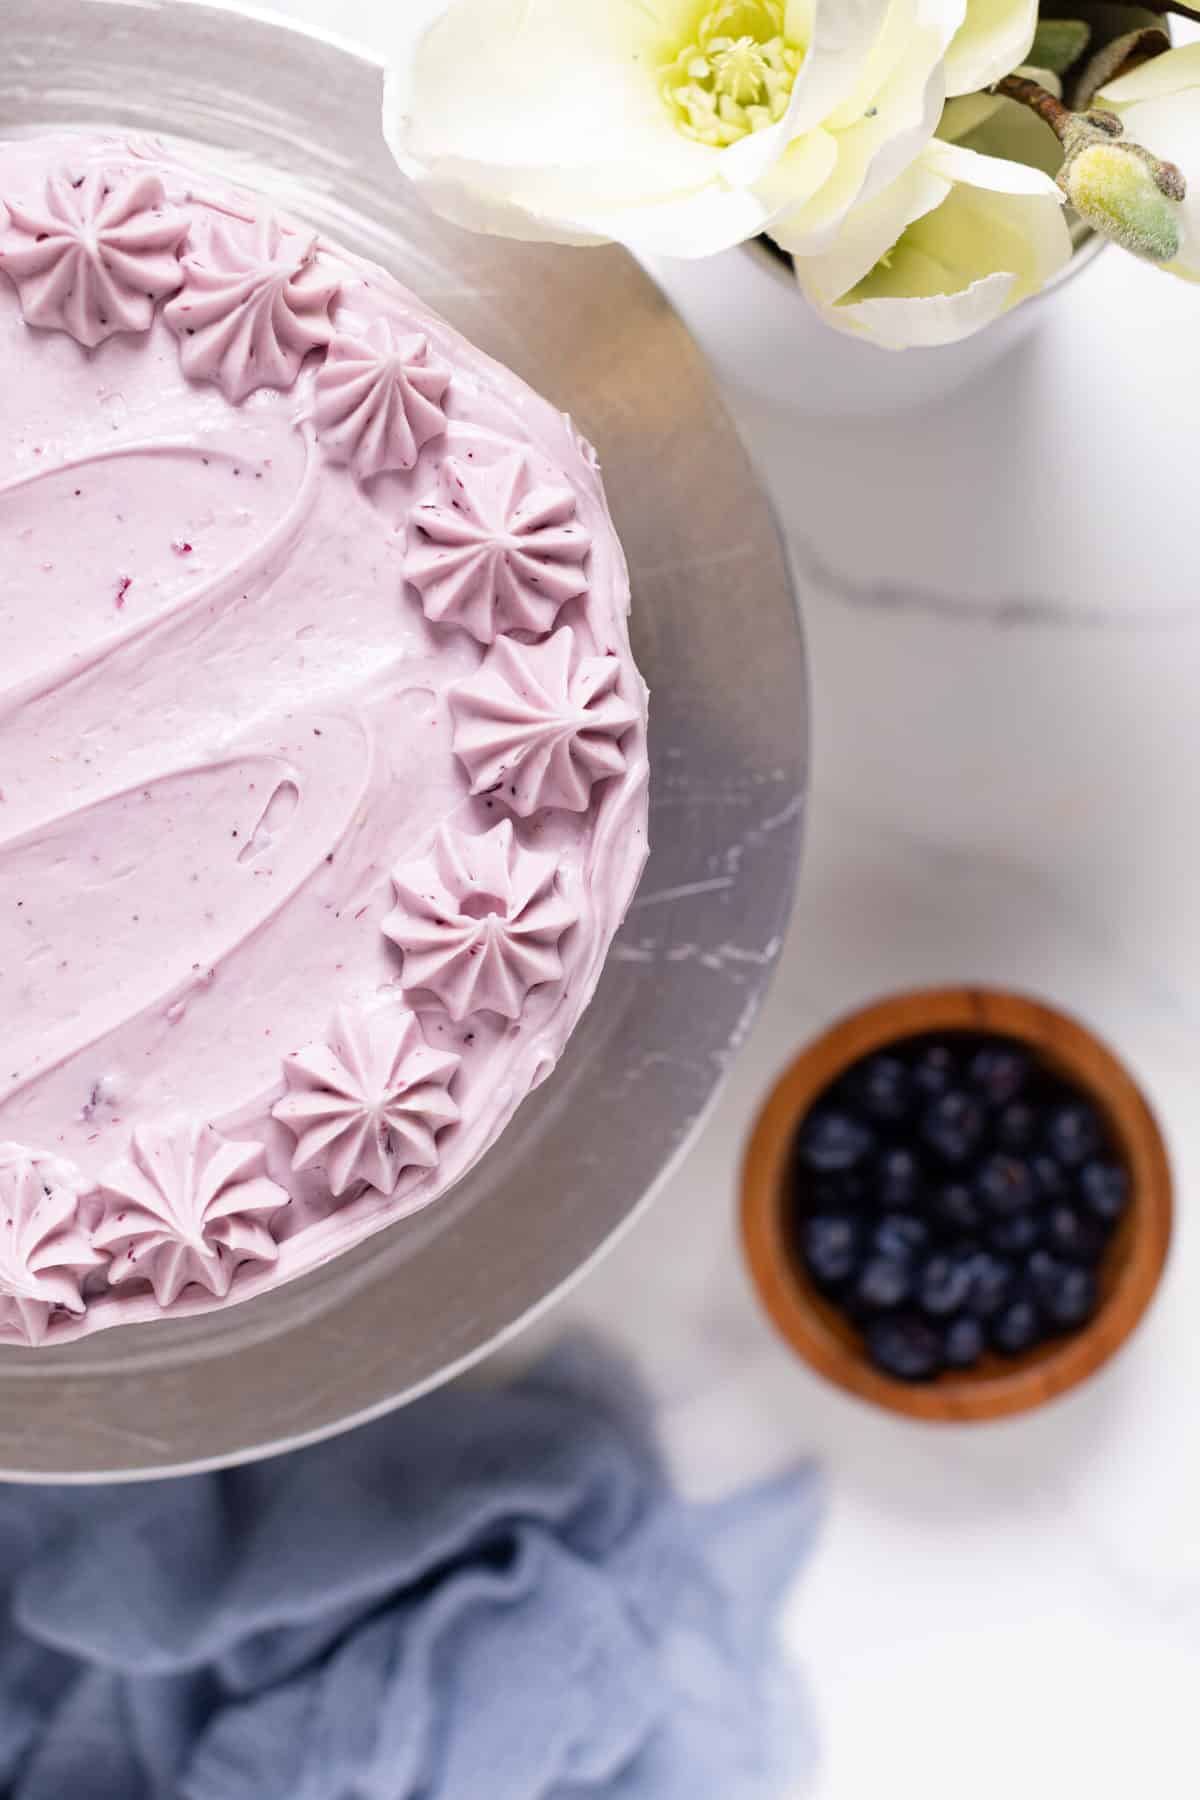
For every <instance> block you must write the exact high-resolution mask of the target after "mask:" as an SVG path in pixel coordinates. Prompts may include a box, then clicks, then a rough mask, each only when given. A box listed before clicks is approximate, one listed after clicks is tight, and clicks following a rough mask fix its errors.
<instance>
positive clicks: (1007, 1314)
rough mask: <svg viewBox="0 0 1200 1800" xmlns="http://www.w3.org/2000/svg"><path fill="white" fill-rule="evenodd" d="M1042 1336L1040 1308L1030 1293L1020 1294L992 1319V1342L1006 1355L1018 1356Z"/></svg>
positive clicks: (1030, 1347)
mask: <svg viewBox="0 0 1200 1800" xmlns="http://www.w3.org/2000/svg"><path fill="white" fill-rule="evenodd" d="M1041 1336H1042V1322H1041V1319H1040V1318H1039V1316H1038V1309H1037V1307H1036V1306H1035V1305H1034V1303H1033V1301H1032V1300H1031V1299H1030V1297H1029V1296H1028V1294H1018V1295H1017V1297H1016V1299H1015V1300H1010V1301H1009V1302H1008V1305H1007V1306H1005V1307H1003V1308H1002V1309H1001V1311H1000V1312H998V1313H997V1314H996V1316H995V1318H994V1319H993V1320H992V1324H991V1340H992V1343H993V1344H994V1345H995V1347H996V1349H997V1350H1000V1351H1002V1352H1003V1354H1004V1355H1005V1356H1017V1355H1019V1354H1020V1352H1021V1351H1022V1350H1031V1349H1032V1348H1033V1346H1034V1345H1035V1344H1036V1343H1039V1342H1040V1340H1041Z"/></svg>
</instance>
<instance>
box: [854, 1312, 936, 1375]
mask: <svg viewBox="0 0 1200 1800" xmlns="http://www.w3.org/2000/svg"><path fill="white" fill-rule="evenodd" d="M867 1350H868V1352H869V1354H870V1357H871V1361H872V1362H873V1363H874V1364H875V1366H876V1368H879V1369H882V1370H883V1372H884V1374H885V1375H892V1376H894V1377H895V1378H896V1379H897V1380H898V1381H928V1380H929V1379H930V1378H931V1377H932V1376H934V1375H936V1374H937V1373H938V1371H939V1369H940V1368H941V1366H942V1340H941V1335H940V1333H938V1332H937V1331H935V1330H934V1329H933V1327H932V1325H927V1324H926V1323H925V1321H924V1319H918V1318H916V1317H915V1316H914V1315H912V1314H911V1313H895V1314H891V1315H889V1316H888V1317H887V1318H883V1319H876V1320H874V1321H873V1323H872V1324H871V1325H870V1326H868V1328H867Z"/></svg>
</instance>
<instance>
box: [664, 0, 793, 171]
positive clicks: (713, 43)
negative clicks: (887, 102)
mask: <svg viewBox="0 0 1200 1800" xmlns="http://www.w3.org/2000/svg"><path fill="white" fill-rule="evenodd" d="M784 4H785V0H721V4H720V5H718V6H711V7H707V8H706V10H705V11H704V12H703V13H702V14H701V17H700V21H699V24H698V25H697V27H696V35H695V38H694V39H693V41H692V42H691V43H690V44H688V45H687V47H686V49H683V50H681V51H680V52H679V55H678V56H677V57H676V58H675V60H674V61H673V62H671V63H669V64H668V65H667V67H666V68H665V69H664V70H663V98H664V99H665V101H666V103H667V105H668V106H669V107H670V109H671V111H672V112H673V113H674V115H675V120H676V123H677V125H678V126H679V129H680V131H682V132H684V133H685V134H686V135H687V136H688V137H690V138H695V139H696V140H697V142H699V143H701V144H712V145H713V146H715V147H716V148H718V149H723V148H724V147H725V146H726V145H727V144H736V143H737V141H738V139H739V138H744V137H748V136H749V135H750V133H751V132H752V131H763V130H765V128H766V127H767V126H768V125H774V124H775V123H776V122H777V121H778V120H779V119H781V118H782V117H783V115H784V113H785V112H786V111H787V105H788V100H789V99H790V97H791V92H792V88H793V86H794V85H795V81H796V75H797V73H798V71H799V68H800V64H801V62H802V61H803V60H804V52H803V51H802V50H799V49H797V48H796V46H795V45H793V44H789V43H788V41H787V39H786V38H785V36H784Z"/></svg>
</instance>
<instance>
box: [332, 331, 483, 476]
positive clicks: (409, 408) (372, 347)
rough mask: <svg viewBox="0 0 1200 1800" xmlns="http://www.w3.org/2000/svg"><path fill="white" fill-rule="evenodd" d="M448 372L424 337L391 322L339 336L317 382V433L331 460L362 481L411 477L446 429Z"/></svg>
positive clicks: (345, 332) (333, 343)
mask: <svg viewBox="0 0 1200 1800" xmlns="http://www.w3.org/2000/svg"><path fill="white" fill-rule="evenodd" d="M449 386H450V370H449V369H448V368H447V367H446V365H445V364H444V363H442V362H440V361H439V360H438V358H437V357H436V356H435V357H431V356H430V354H429V339H428V338H427V337H425V336H424V334H423V333H422V332H419V331H409V332H405V331H402V330H398V329H397V328H396V327H395V326H394V325H393V324H392V323H391V322H390V321H389V320H388V319H376V320H375V321H374V322H373V323H372V324H370V325H365V326H359V327H357V328H356V329H352V328H350V327H345V328H343V329H342V330H340V331H339V332H338V334H337V336H336V337H335V338H334V340H333V342H332V343H331V344H330V346H329V353H328V355H327V356H326V358H325V361H324V363H323V364H322V365H321V368H320V371H319V373H318V375H317V408H316V417H317V428H318V430H319V432H320V438H321V446H322V448H323V450H324V452H325V454H326V456H329V457H332V458H333V460H334V462H339V463H349V464H350V466H351V468H352V469H353V470H354V473H355V474H356V475H357V476H358V478H359V480H360V481H368V480H370V478H371V477H372V476H373V475H382V474H383V473H384V472H385V471H386V470H387V469H411V468H413V467H414V466H415V464H416V460H417V457H418V456H419V455H420V453H421V451H422V449H423V448H424V446H425V445H426V444H428V443H429V442H430V440H431V439H432V438H436V437H440V436H441V435H442V433H443V432H444V431H445V429H446V415H445V413H444V412H443V411H442V404H441V403H442V398H443V396H444V394H445V392H446V389H447V388H448V387H449Z"/></svg>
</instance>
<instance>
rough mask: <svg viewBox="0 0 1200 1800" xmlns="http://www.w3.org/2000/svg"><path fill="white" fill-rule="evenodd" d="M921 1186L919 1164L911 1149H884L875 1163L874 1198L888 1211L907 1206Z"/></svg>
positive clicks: (915, 1196)
mask: <svg viewBox="0 0 1200 1800" xmlns="http://www.w3.org/2000/svg"><path fill="white" fill-rule="evenodd" d="M920 1188H921V1165H920V1163H919V1162H918V1161H917V1159H916V1157H915V1156H914V1155H913V1153H912V1151H911V1150H885V1151H883V1153H882V1154H881V1155H880V1157H879V1159H878V1160H877V1162H876V1164H875V1198H876V1200H877V1202H878V1203H879V1205H880V1206H883V1207H886V1208H887V1209H888V1210H889V1211H894V1210H898V1209H901V1208H904V1207H909V1206H911V1205H912V1204H913V1202H914V1200H915V1199H916V1198H917V1195H918V1193H919V1192H920Z"/></svg>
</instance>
